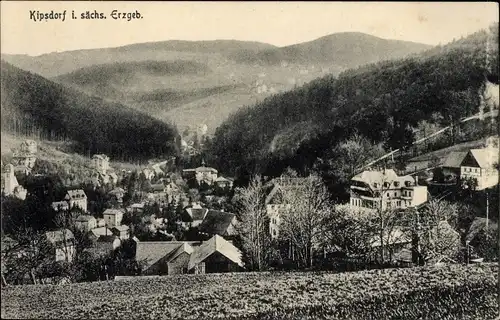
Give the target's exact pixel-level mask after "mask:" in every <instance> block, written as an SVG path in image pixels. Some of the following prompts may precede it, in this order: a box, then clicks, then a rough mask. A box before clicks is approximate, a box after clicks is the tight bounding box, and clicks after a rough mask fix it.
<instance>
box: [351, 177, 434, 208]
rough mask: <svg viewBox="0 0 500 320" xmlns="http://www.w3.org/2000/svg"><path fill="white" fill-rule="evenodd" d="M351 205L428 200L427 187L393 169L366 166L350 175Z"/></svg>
mask: <svg viewBox="0 0 500 320" xmlns="http://www.w3.org/2000/svg"><path fill="white" fill-rule="evenodd" d="M350 189H351V195H350V205H351V206H353V207H356V208H360V209H366V210H377V209H381V210H386V209H405V208H409V207H416V206H419V205H421V204H423V203H425V202H427V187H426V186H419V185H418V184H417V181H416V180H415V178H413V177H412V176H398V175H397V174H396V172H394V170H392V169H388V170H381V171H378V170H365V171H363V172H361V173H359V174H357V175H356V176H354V177H353V178H352V179H351V187H350Z"/></svg>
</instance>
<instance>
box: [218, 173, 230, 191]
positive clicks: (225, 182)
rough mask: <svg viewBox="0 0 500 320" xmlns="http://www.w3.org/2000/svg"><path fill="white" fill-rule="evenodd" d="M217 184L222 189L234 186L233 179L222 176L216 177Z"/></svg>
mask: <svg viewBox="0 0 500 320" xmlns="http://www.w3.org/2000/svg"><path fill="white" fill-rule="evenodd" d="M215 185H216V186H217V187H219V188H221V189H225V188H232V187H233V180H232V179H228V178H224V177H222V176H220V177H218V178H217V179H215Z"/></svg>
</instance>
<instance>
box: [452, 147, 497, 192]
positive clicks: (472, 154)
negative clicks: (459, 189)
mask: <svg viewBox="0 0 500 320" xmlns="http://www.w3.org/2000/svg"><path fill="white" fill-rule="evenodd" d="M498 152H499V151H498V148H494V147H487V148H482V149H471V150H469V152H468V153H467V155H466V156H465V158H464V159H463V161H462V163H461V164H460V178H461V179H462V180H466V179H474V180H475V181H476V182H477V185H476V190H484V189H487V188H491V187H493V186H495V185H497V184H498Z"/></svg>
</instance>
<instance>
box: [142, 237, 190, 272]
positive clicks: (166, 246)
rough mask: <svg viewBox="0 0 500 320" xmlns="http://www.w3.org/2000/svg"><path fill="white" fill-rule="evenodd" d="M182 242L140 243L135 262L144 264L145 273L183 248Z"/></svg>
mask: <svg viewBox="0 0 500 320" xmlns="http://www.w3.org/2000/svg"><path fill="white" fill-rule="evenodd" d="M182 245H183V243H182V242H174V241H147V242H138V243H137V247H136V251H135V260H136V261H137V262H138V263H144V265H143V271H144V270H147V269H149V268H150V267H151V266H152V265H154V264H155V263H157V262H158V261H159V260H160V259H162V258H164V257H166V256H167V255H170V254H172V253H173V252H174V251H175V250H176V249H177V248H179V247H180V246H182Z"/></svg>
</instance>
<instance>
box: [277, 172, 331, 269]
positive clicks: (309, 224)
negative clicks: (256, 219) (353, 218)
mask: <svg viewBox="0 0 500 320" xmlns="http://www.w3.org/2000/svg"><path fill="white" fill-rule="evenodd" d="M282 200H283V204H284V205H285V208H286V209H285V210H284V213H283V214H282V216H281V223H280V233H279V235H280V237H281V238H282V239H284V240H288V241H290V242H291V244H292V245H293V246H294V247H295V248H296V252H297V254H298V256H299V261H300V262H301V264H302V265H304V266H309V267H312V265H313V253H314V252H313V250H314V247H315V246H316V247H317V246H318V245H319V244H320V243H321V239H322V235H323V234H324V232H325V230H324V225H325V224H324V222H325V220H326V218H327V217H328V213H329V210H331V206H330V200H329V193H328V190H327V188H326V186H325V185H324V183H323V181H322V180H321V178H320V177H319V176H317V175H310V176H308V177H307V178H304V179H300V180H299V182H298V183H297V181H295V182H294V183H293V184H292V185H288V186H286V185H285V186H284V187H283V188H282Z"/></svg>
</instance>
